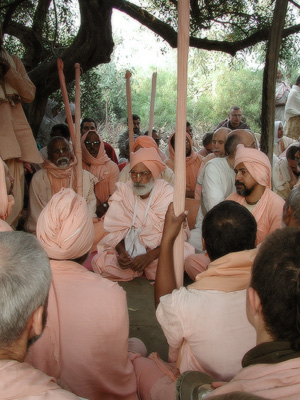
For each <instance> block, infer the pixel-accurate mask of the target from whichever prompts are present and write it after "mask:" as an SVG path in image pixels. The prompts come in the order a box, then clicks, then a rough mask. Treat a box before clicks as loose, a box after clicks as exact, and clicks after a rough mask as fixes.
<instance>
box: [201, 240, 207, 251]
mask: <svg viewBox="0 0 300 400" xmlns="http://www.w3.org/2000/svg"><path fill="white" fill-rule="evenodd" d="M201 240H202V249H203V250H206V246H205V240H204V239H203V237H202V238H201Z"/></svg>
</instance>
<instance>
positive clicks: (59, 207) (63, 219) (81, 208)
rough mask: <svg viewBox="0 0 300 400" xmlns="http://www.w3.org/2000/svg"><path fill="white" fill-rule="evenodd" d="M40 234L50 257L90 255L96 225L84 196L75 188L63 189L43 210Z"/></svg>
mask: <svg viewBox="0 0 300 400" xmlns="http://www.w3.org/2000/svg"><path fill="white" fill-rule="evenodd" d="M36 235H37V238H38V239H39V240H40V242H41V243H42V246H43V248H44V249H45V250H46V252H47V254H48V256H49V258H52V259H56V260H68V259H70V258H73V259H74V258H78V257H81V256H83V255H84V254H86V253H87V252H88V251H89V250H90V248H91V246H92V243H93V239H94V226H93V221H92V218H91V216H90V215H89V214H88V209H87V205H86V201H85V200H84V198H83V197H81V196H79V195H78V194H76V193H75V192H74V190H73V189H66V188H62V189H61V190H60V191H59V192H58V193H56V194H55V195H54V196H53V197H52V198H51V200H50V201H49V203H48V204H47V205H46V207H45V208H44V209H43V211H42V212H41V214H40V216H39V219H38V221H37V225H36Z"/></svg>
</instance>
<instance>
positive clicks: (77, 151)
mask: <svg viewBox="0 0 300 400" xmlns="http://www.w3.org/2000/svg"><path fill="white" fill-rule="evenodd" d="M80 117H81V114H80V64H78V63H76V64H75V144H76V146H75V155H76V158H77V165H76V177H77V193H78V194H79V195H80V196H82V195H83V176H82V149H81V140H80Z"/></svg>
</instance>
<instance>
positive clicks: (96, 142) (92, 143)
mask: <svg viewBox="0 0 300 400" xmlns="http://www.w3.org/2000/svg"><path fill="white" fill-rule="evenodd" d="M84 144H85V145H86V147H92V146H99V145H100V142H99V141H98V140H97V141H95V142H84Z"/></svg>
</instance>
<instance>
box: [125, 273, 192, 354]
mask: <svg viewBox="0 0 300 400" xmlns="http://www.w3.org/2000/svg"><path fill="white" fill-rule="evenodd" d="M118 283H119V285H120V286H122V288H123V289H124V290H125V291H126V293H127V304H128V313H129V323H130V329H129V337H137V338H139V339H141V340H142V341H143V342H144V343H145V345H146V347H147V350H148V355H149V354H150V353H152V352H153V351H155V352H157V353H158V354H159V355H160V357H161V359H163V360H165V361H168V344H167V341H166V339H165V336H164V334H163V331H162V329H161V327H160V325H159V323H158V322H157V320H156V316H155V306H154V286H153V284H152V283H151V282H150V281H148V280H147V279H145V278H136V279H134V280H133V281H130V282H118ZM190 283H192V281H191V280H190V278H189V277H188V276H187V275H185V278H184V285H185V286H187V285H189V284H190Z"/></svg>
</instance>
